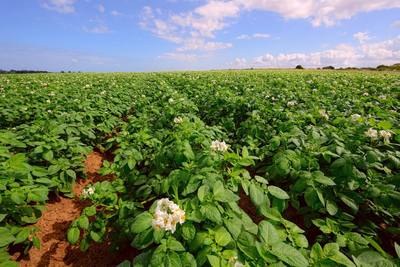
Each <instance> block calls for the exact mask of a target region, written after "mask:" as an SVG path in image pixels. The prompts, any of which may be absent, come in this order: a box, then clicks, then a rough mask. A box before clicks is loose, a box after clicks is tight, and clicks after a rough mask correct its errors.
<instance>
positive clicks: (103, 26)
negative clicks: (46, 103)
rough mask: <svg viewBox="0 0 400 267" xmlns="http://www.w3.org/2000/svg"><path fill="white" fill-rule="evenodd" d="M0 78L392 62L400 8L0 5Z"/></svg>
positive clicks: (378, 2) (342, 3) (357, 4)
mask: <svg viewBox="0 0 400 267" xmlns="http://www.w3.org/2000/svg"><path fill="white" fill-rule="evenodd" d="M0 23H1V25H2V27H0V69H12V68H13V69H43V70H50V71H60V70H72V71H160V70H185V69H190V70H193V69H226V68H248V67H293V66H295V65H297V64H302V65H304V66H306V67H320V66H324V65H334V66H376V65H378V64H393V63H396V62H400V0H330V1H324V0H220V1H217V0H202V1H201V0H164V1H155V0H153V1H144V0H102V1H98V0H2V1H0Z"/></svg>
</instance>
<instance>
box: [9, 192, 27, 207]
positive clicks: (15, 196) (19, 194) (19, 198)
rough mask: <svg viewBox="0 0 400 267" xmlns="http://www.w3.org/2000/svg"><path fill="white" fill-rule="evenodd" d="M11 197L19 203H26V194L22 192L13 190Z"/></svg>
mask: <svg viewBox="0 0 400 267" xmlns="http://www.w3.org/2000/svg"><path fill="white" fill-rule="evenodd" d="M10 197H11V200H12V201H13V202H14V203H15V204H17V205H21V204H24V203H25V194H24V193H22V192H12V193H11V196H10Z"/></svg>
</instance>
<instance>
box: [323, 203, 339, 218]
mask: <svg viewBox="0 0 400 267" xmlns="http://www.w3.org/2000/svg"><path fill="white" fill-rule="evenodd" d="M326 210H327V211H328V213H329V215H332V216H334V215H336V213H337V212H338V207H337V205H336V203H335V202H333V201H332V200H329V199H328V200H327V201H326Z"/></svg>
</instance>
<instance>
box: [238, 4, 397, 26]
mask: <svg viewBox="0 0 400 267" xmlns="http://www.w3.org/2000/svg"><path fill="white" fill-rule="evenodd" d="M232 2H235V3H236V4H237V5H239V6H242V7H243V8H244V9H247V10H264V11H271V12H275V13H278V14H280V15H281V16H282V17H284V18H285V19H307V20H310V21H311V23H312V24H313V25H314V26H321V25H325V26H332V25H334V24H336V23H337V22H338V21H340V20H344V19H350V18H351V17H353V16H354V15H356V14H358V13H362V12H370V11H374V10H383V9H390V8H399V7H400V0H329V1H322V0H232Z"/></svg>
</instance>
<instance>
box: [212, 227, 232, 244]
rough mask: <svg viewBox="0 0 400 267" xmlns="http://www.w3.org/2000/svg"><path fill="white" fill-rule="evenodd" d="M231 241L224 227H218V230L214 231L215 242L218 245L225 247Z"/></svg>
mask: <svg viewBox="0 0 400 267" xmlns="http://www.w3.org/2000/svg"><path fill="white" fill-rule="evenodd" d="M231 241H232V237H231V235H230V234H229V232H228V231H227V230H226V229H225V227H223V226H220V227H218V229H217V230H216V231H215V242H217V244H218V245H220V246H222V247H225V246H226V245H228V244H229V243H230V242H231Z"/></svg>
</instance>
